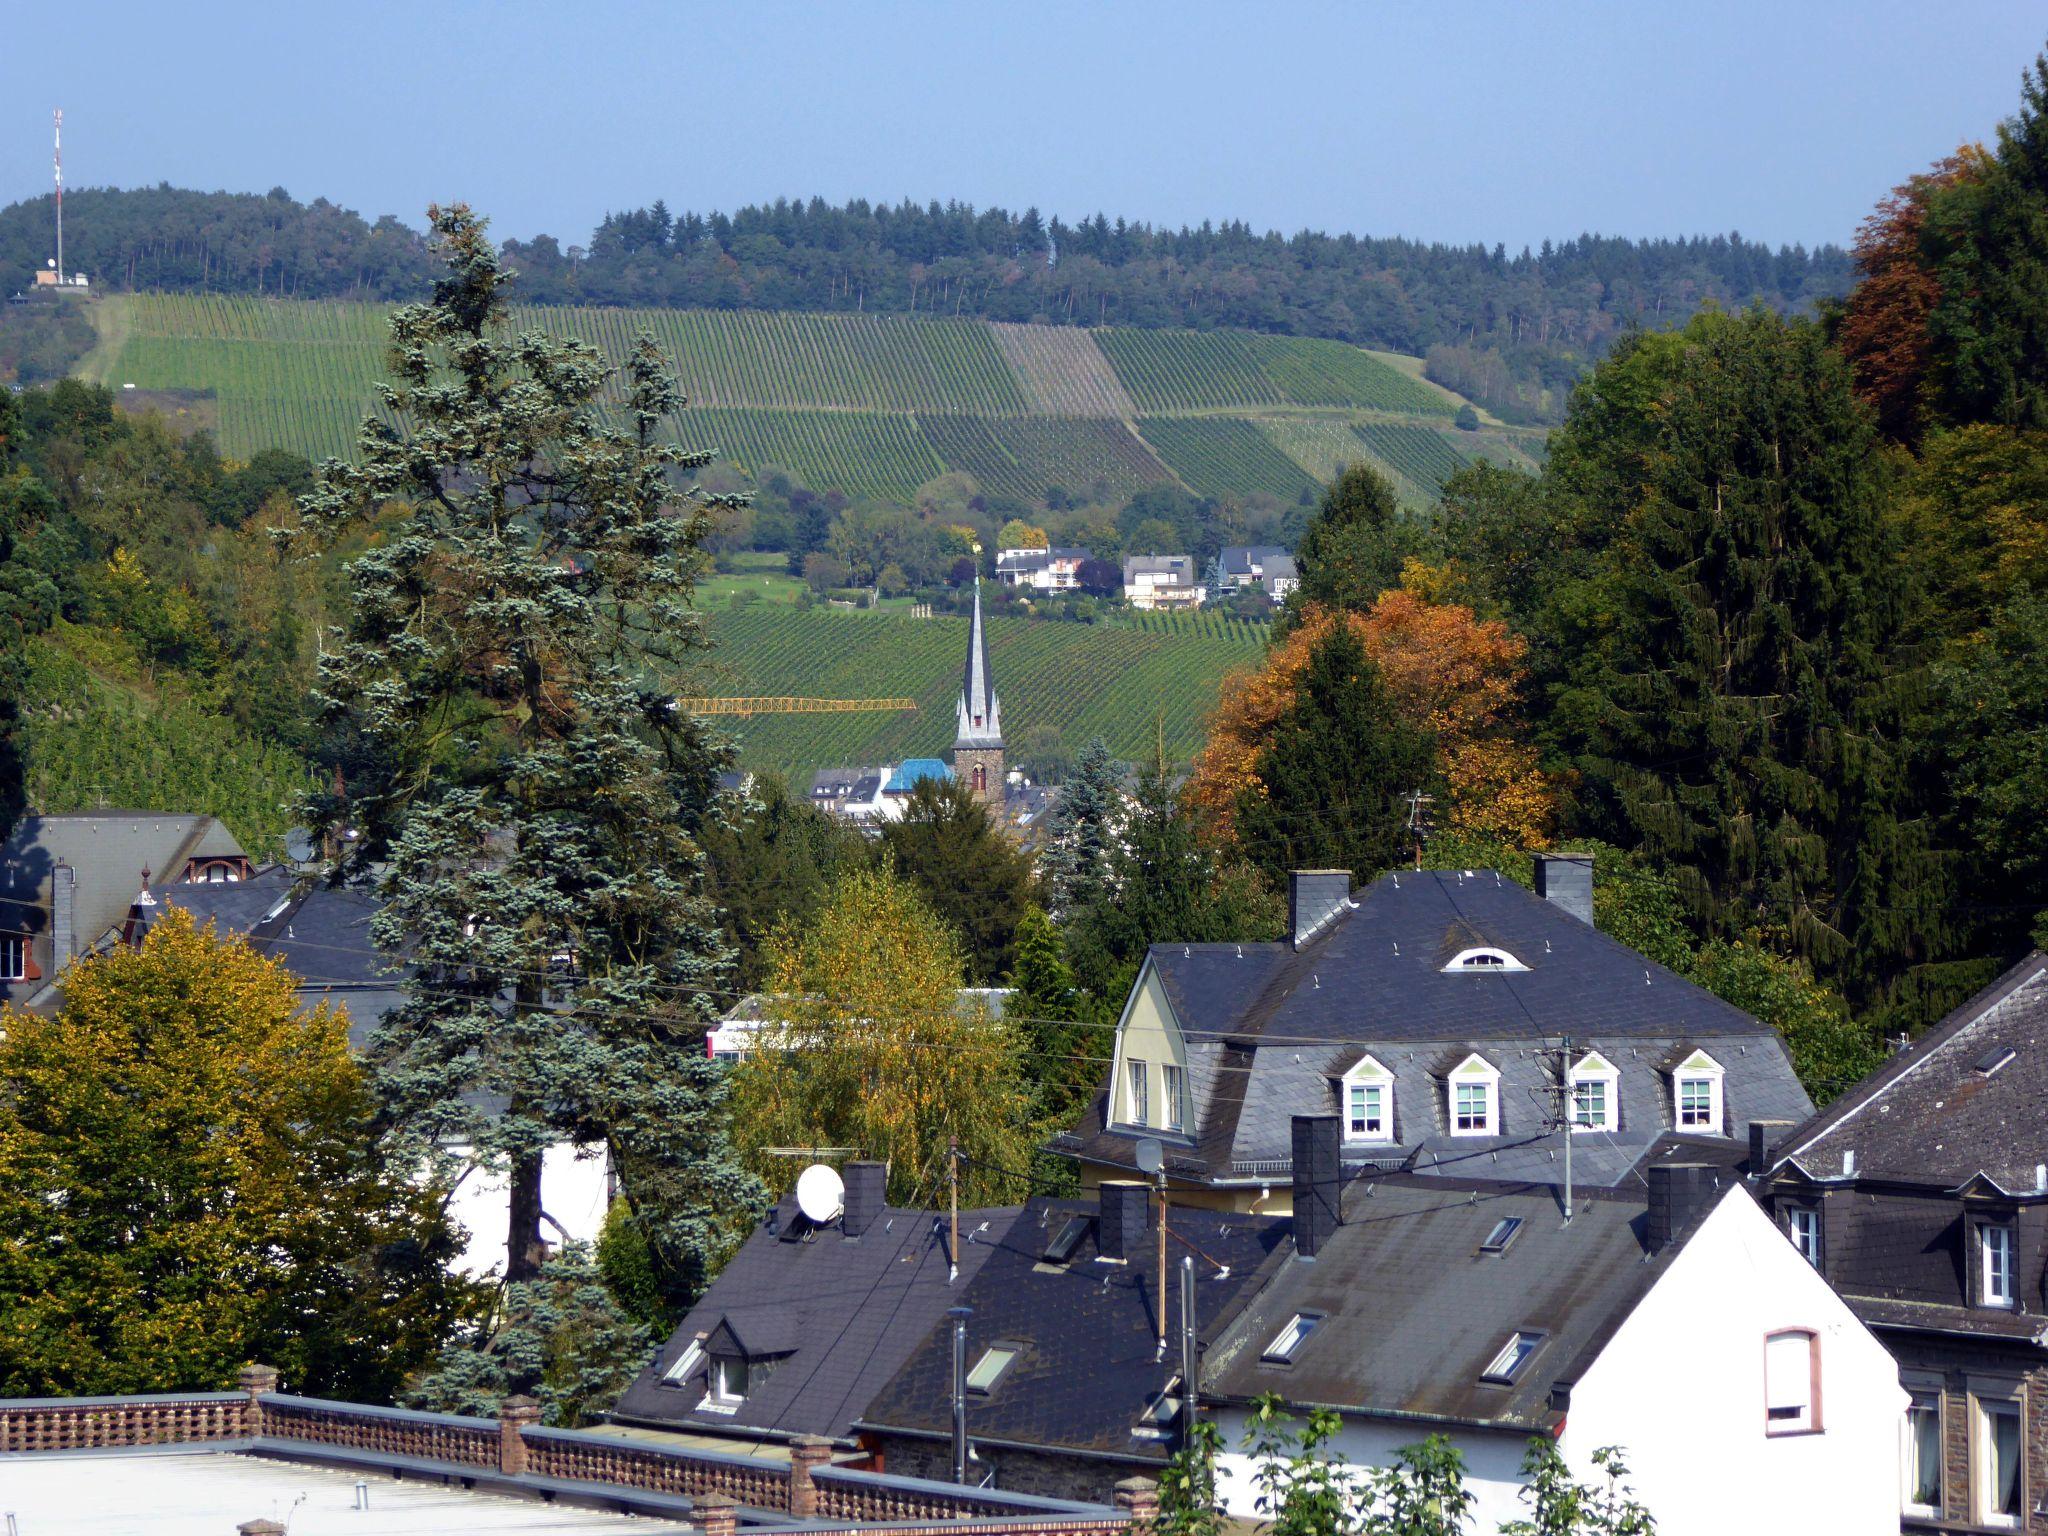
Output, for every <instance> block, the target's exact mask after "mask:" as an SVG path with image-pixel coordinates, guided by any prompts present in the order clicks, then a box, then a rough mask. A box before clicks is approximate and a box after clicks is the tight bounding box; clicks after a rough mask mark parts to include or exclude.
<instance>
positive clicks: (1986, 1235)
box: [1977, 1221, 2018, 1307]
mask: <svg viewBox="0 0 2048 1536" xmlns="http://www.w3.org/2000/svg"><path fill="white" fill-rule="evenodd" d="M2016 1258H2017V1245H2016V1244H2015V1242H2014V1240H2013V1229H2012V1228H2011V1227H2010V1226H2008V1225H2007V1224H2006V1223H2004V1222H2002V1221H1985V1222H1979V1223H1978V1225H1977V1305H1979V1306H1980V1307H2010V1306H2012V1305H2013V1304H2014V1299H2015V1297H2016V1295H2017V1293H2018V1287H2017V1286H2016V1285H2015V1284H2014V1277H2015V1275H2016V1273H2017V1263H2016Z"/></svg>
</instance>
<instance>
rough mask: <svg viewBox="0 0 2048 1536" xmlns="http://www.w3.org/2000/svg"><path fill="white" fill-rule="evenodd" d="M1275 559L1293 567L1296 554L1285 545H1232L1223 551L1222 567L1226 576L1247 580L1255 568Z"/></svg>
mask: <svg viewBox="0 0 2048 1536" xmlns="http://www.w3.org/2000/svg"><path fill="white" fill-rule="evenodd" d="M1275 559H1284V560H1286V561H1287V562H1288V563H1289V564H1290V565H1291V564H1292V563H1293V560H1294V552H1293V551H1292V550H1290V549H1288V548H1287V547H1286V546H1285V545H1283V544H1231V545H1228V546H1226V547H1225V549H1224V551H1223V555H1222V559H1221V565H1222V570H1223V574H1224V575H1226V576H1234V577H1239V578H1247V577H1249V576H1250V575H1251V574H1252V572H1253V570H1254V568H1257V567H1263V566H1266V565H1268V564H1269V563H1270V562H1271V561H1273V560H1275Z"/></svg>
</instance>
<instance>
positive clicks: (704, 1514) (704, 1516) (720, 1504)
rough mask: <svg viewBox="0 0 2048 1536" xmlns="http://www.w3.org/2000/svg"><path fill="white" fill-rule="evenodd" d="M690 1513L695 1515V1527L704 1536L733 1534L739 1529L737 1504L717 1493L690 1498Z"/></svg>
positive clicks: (727, 1535)
mask: <svg viewBox="0 0 2048 1536" xmlns="http://www.w3.org/2000/svg"><path fill="white" fill-rule="evenodd" d="M690 1513H691V1514H693V1515H695V1516H696V1517H697V1528H698V1529H699V1530H701V1531H702V1532H703V1533H704V1536H733V1532H734V1531H736V1530H738V1529H739V1524H740V1510H739V1506H738V1505H737V1504H735V1503H733V1501H732V1500H731V1499H728V1498H725V1497H722V1496H721V1495H719V1494H715V1493H707V1494H705V1495H704V1496H703V1497H702V1498H696V1499H692V1500H690Z"/></svg>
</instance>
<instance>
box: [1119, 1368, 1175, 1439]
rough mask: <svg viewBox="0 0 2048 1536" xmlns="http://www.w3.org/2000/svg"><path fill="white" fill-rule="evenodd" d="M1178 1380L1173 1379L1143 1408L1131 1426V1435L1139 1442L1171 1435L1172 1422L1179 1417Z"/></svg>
mask: <svg viewBox="0 0 2048 1536" xmlns="http://www.w3.org/2000/svg"><path fill="white" fill-rule="evenodd" d="M1180 1404H1181V1393H1180V1378H1179V1377H1178V1376H1176V1377H1174V1378H1173V1380H1171V1381H1169V1382H1168V1383H1167V1384H1166V1388H1165V1390H1164V1391H1162V1392H1161V1393H1160V1394H1159V1395H1158V1396H1157V1397H1155V1398H1153V1399H1152V1401H1151V1402H1150V1403H1148V1404H1146V1406H1145V1411H1144V1412H1143V1413H1141V1414H1139V1415H1138V1422H1137V1423H1135V1424H1133V1425H1132V1426H1131V1433H1132V1434H1133V1435H1136V1436H1137V1437H1138V1438H1139V1439H1141V1440H1164V1439H1167V1438H1168V1437H1169V1436H1170V1435H1171V1434H1172V1433H1173V1425H1174V1421H1175V1420H1176V1419H1178V1418H1179V1417H1180Z"/></svg>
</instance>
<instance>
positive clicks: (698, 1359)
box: [662, 1339, 704, 1381]
mask: <svg viewBox="0 0 2048 1536" xmlns="http://www.w3.org/2000/svg"><path fill="white" fill-rule="evenodd" d="M703 1363H704V1345H703V1342H702V1341H701V1340H698V1339H692V1340H690V1342H689V1343H688V1344H686V1345H684V1346H683V1352H682V1353H681V1354H680V1355H677V1356H676V1363H675V1364H674V1365H672V1366H670V1367H669V1368H668V1373H667V1375H665V1376H664V1377H663V1378H662V1379H663V1380H664V1381H688V1380H689V1379H690V1378H691V1377H692V1376H694V1375H696V1374H697V1367H699V1366H700V1365H702V1364H703Z"/></svg>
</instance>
